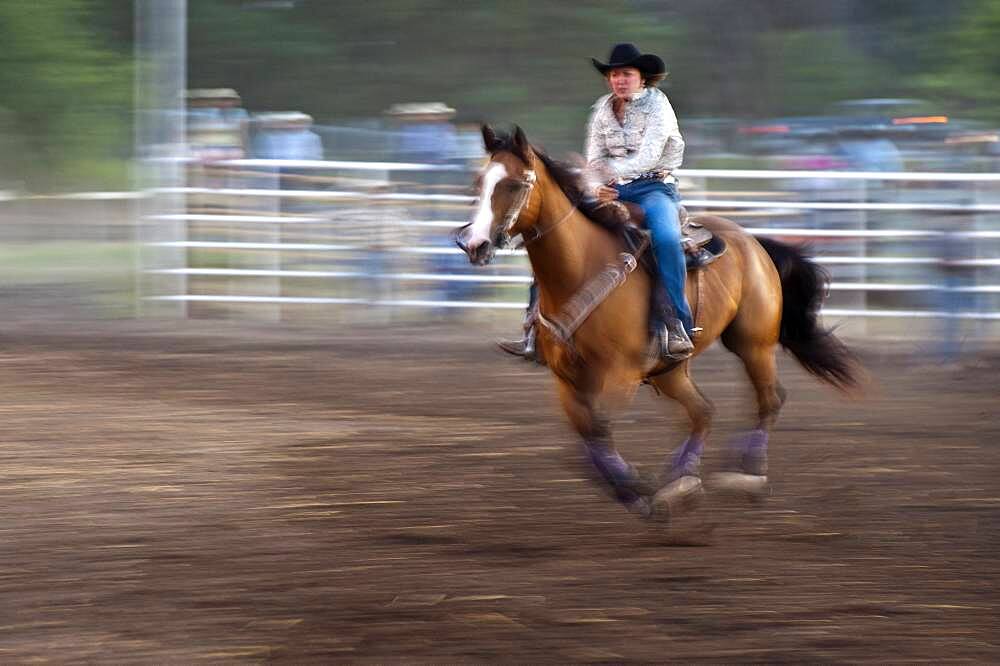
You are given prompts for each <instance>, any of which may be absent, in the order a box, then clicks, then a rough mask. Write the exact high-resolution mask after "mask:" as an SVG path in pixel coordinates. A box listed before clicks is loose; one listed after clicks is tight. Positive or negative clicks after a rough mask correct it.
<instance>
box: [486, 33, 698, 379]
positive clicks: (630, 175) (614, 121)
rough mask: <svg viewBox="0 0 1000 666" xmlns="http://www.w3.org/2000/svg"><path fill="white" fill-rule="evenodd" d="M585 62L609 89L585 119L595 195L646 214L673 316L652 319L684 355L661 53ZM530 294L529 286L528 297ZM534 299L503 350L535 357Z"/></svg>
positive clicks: (686, 316) (630, 52)
mask: <svg viewBox="0 0 1000 666" xmlns="http://www.w3.org/2000/svg"><path fill="white" fill-rule="evenodd" d="M591 61H592V62H593V64H594V67H595V68H596V69H597V71H599V72H600V73H601V74H602V75H603V76H604V78H605V81H606V83H607V85H608V88H609V89H610V93H608V94H606V95H604V96H603V97H601V98H599V99H598V100H597V102H596V103H595V104H594V106H593V111H592V113H591V116H590V122H589V123H588V125H587V141H586V159H587V177H588V181H589V187H590V189H591V191H592V193H593V195H594V196H595V197H596V198H597V199H598V200H600V201H603V202H611V201H615V200H617V201H623V202H631V203H635V204H638V205H639V206H641V207H642V209H643V212H645V214H646V227H647V228H648V230H649V232H650V234H651V236H652V249H653V252H654V254H655V255H656V263H657V266H658V268H659V273H660V275H659V278H660V280H661V282H662V284H663V286H664V287H665V289H666V292H667V295H668V297H669V299H670V301H671V305H672V306H673V316H672V317H667V318H666V321H664V322H662V323H661V324H659V325H658V328H659V330H657V335H658V337H659V338H660V348H661V353H662V355H663V356H664V357H666V358H667V359H670V360H682V359H685V358H687V357H689V356H690V355H691V352H692V351H693V349H694V345H693V344H692V342H691V335H692V334H693V333H694V332H695V330H696V329H695V328H694V322H693V320H692V317H691V309H690V307H689V306H688V303H687V298H686V297H685V295H684V282H685V278H686V271H687V269H686V266H685V259H684V251H683V249H682V248H681V243H680V222H679V205H680V195H679V194H678V192H677V179H676V178H675V177H674V175H673V171H674V170H675V169H677V168H678V167H680V165H681V161H682V160H683V158H684V139H683V137H682V136H681V133H680V128H679V127H678V124H677V116H676V115H675V114H674V110H673V107H671V106H670V101H669V100H668V99H667V96H666V95H665V94H663V92H662V91H660V90H659V89H658V88H657V84H658V83H659V82H660V81H662V80H663V79H664V78H666V67H665V66H664V64H663V60H661V59H660V58H659V57H657V56H655V55H652V54H648V53H642V52H640V51H639V49H638V48H636V46H635V45H634V44H628V43H626V44H617V45H615V46H614V47H613V48H612V49H611V55H610V56H609V57H608V62H606V63H605V62H601V61H599V60H597V59H596V58H591ZM534 294H535V290H532V299H533V300H534ZM533 305H534V303H532V305H530V306H529V315H528V318H527V319H526V325H525V328H526V332H525V337H524V338H523V339H522V340H518V341H503V340H501V341H499V342H498V344H499V346H500V348H501V349H503V350H504V351H507V352H510V353H512V354H516V355H519V356H525V357H528V358H535V347H534V330H533V328H534V322H533V321H532V319H533V316H532V311H533V309H534V308H533ZM654 314H656V313H654Z"/></svg>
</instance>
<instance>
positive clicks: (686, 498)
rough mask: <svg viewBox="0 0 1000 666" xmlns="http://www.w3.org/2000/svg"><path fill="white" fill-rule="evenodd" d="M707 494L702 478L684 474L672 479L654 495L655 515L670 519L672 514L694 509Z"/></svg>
mask: <svg viewBox="0 0 1000 666" xmlns="http://www.w3.org/2000/svg"><path fill="white" fill-rule="evenodd" d="M704 494H705V490H704V488H702V483H701V479H699V478H698V477H697V476H682V477H681V478H679V479H677V480H676V481H671V482H670V483H668V484H667V485H665V486H663V488H661V489H660V490H659V492H657V493H656V494H655V495H653V502H652V509H653V516H654V517H656V518H658V519H660V520H670V518H671V516H678V515H680V514H682V513H687V512H688V511H692V510H694V509H695V508H696V507H697V506H698V504H699V503H700V502H701V499H702V497H703V496H704Z"/></svg>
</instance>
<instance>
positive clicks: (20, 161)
mask: <svg viewBox="0 0 1000 666" xmlns="http://www.w3.org/2000/svg"><path fill="white" fill-rule="evenodd" d="M94 7H95V5H94V3H92V2H88V1H86V0H35V2H30V3H28V2H5V3H0V42H2V43H3V49H2V50H0V90H3V91H4V93H3V97H2V102H0V104H2V107H3V113H2V114H0V118H2V124H3V127H0V131H6V132H7V133H8V136H9V137H13V138H8V139H7V140H6V141H7V142H12V141H13V142H15V143H16V145H18V146H19V147H20V150H18V151H16V152H13V153H10V152H7V151H3V152H2V153H0V169H2V172H0V173H2V174H3V176H4V179H5V180H7V181H8V182H10V181H17V182H19V183H24V184H26V185H27V186H29V187H31V188H35V189H38V188H47V187H64V186H68V185H94V186H108V185H111V184H113V185H116V186H121V185H123V184H124V183H125V182H126V171H127V163H126V162H125V161H124V160H123V159H122V158H124V157H126V156H127V155H128V152H129V151H128V148H129V146H130V144H131V130H130V124H129V122H128V119H129V115H128V114H129V111H130V107H131V102H132V98H131V83H132V77H131V53H125V52H120V51H115V50H114V49H113V48H108V47H107V46H106V43H107V40H106V39H103V38H102V37H101V36H100V35H99V34H97V33H95V32H94V31H93V30H92V29H91V27H90V25H91V24H90V21H91V19H92V16H91V12H93V10H94Z"/></svg>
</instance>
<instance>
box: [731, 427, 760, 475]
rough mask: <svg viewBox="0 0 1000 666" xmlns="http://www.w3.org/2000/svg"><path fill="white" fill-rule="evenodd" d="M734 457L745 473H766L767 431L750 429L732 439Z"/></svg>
mask: <svg viewBox="0 0 1000 666" xmlns="http://www.w3.org/2000/svg"><path fill="white" fill-rule="evenodd" d="M733 452H734V454H735V455H734V457H735V459H736V460H737V461H739V466H740V467H741V468H742V469H743V471H744V472H746V473H747V474H758V475H764V474H767V432H766V431H764V430H760V429H757V430H751V431H750V432H748V433H745V434H743V435H740V436H739V437H737V438H736V439H735V440H734V441H733Z"/></svg>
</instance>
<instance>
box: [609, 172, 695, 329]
mask: <svg viewBox="0 0 1000 666" xmlns="http://www.w3.org/2000/svg"><path fill="white" fill-rule="evenodd" d="M615 189H617V190H618V199H619V200H620V201H628V202H630V203H634V204H639V205H640V206H641V207H642V210H643V212H645V213H646V228H647V229H649V232H650V234H652V236H653V254H654V256H655V257H656V264H657V266H658V267H659V269H660V280H661V281H662V282H663V286H664V287H666V288H667V295H668V296H670V301H671V302H672V303H673V306H674V311H675V312H676V314H677V318H678V319H680V320H681V323H682V324H684V328H685V330H687V331H688V332H689V333H690V332H691V329H692V328H694V322H693V321H692V319H691V308H689V307H688V302H687V297H686V296H685V295H684V281H685V279H686V278H687V265H686V263H685V259H684V250H683V249H681V225H680V216H679V214H678V206H679V205H680V201H681V196H680V194H678V193H677V186H676V185H673V184H669V185H668V184H666V183H664V182H662V181H659V180H639V181H634V182H631V183H626V184H625V185H616V186H615Z"/></svg>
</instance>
